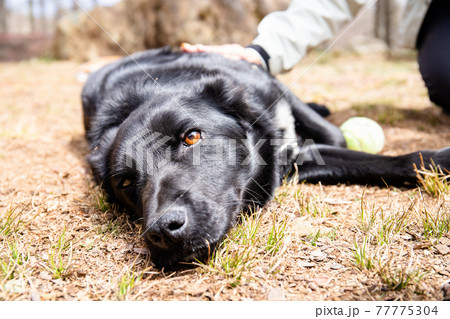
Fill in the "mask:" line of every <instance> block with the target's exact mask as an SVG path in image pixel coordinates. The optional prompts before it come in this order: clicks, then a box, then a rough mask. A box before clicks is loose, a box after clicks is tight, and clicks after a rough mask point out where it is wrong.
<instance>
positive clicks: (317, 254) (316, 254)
mask: <svg viewBox="0 0 450 319" xmlns="http://www.w3.org/2000/svg"><path fill="white" fill-rule="evenodd" d="M309 258H310V259H311V260H313V261H323V260H325V259H326V258H327V254H325V253H324V252H323V251H321V250H319V249H316V250H314V251H313V252H312V253H311V254H310V255H309Z"/></svg>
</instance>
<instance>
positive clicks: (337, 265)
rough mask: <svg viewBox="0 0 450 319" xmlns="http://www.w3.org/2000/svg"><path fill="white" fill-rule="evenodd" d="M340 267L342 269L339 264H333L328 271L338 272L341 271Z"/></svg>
mask: <svg viewBox="0 0 450 319" xmlns="http://www.w3.org/2000/svg"><path fill="white" fill-rule="evenodd" d="M342 267H343V266H342V265H341V264H338V263H333V264H332V265H331V266H330V269H333V270H338V269H341V268H342Z"/></svg>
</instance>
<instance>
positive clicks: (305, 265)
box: [297, 261, 316, 268]
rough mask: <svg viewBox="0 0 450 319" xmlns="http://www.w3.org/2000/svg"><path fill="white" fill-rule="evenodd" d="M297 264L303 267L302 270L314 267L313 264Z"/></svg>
mask: <svg viewBox="0 0 450 319" xmlns="http://www.w3.org/2000/svg"><path fill="white" fill-rule="evenodd" d="M297 264H298V265H299V266H300V267H303V268H312V267H314V266H316V264H315V263H310V262H304V261H302V262H298V263H297Z"/></svg>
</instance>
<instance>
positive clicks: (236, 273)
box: [0, 54, 450, 300]
mask: <svg viewBox="0 0 450 319" xmlns="http://www.w3.org/2000/svg"><path fill="white" fill-rule="evenodd" d="M316 57H317V55H316V56H314V55H312V56H311V57H310V58H309V59H308V60H306V61H304V62H303V63H302V64H301V65H300V66H299V67H298V68H296V69H294V70H293V71H292V72H291V73H289V74H287V75H284V76H283V77H282V80H283V81H284V82H285V83H287V84H290V83H291V82H292V81H294V80H297V79H298V78H299V77H300V75H301V74H302V73H303V71H304V70H305V69H306V67H307V66H308V65H309V63H311V62H312V61H314V59H315V58H316ZM75 74H76V65H75V64H72V63H69V62H52V63H47V62H43V61H29V62H21V63H9V64H0V77H1V78H2V86H1V87H0V96H2V99H1V101H0V105H1V109H2V112H1V114H0V167H1V171H0V266H1V268H0V299H2V300H30V299H31V300H38V299H41V300H103V299H113V300H115V299H119V300H124V299H128V300H143V299H145V300H163V299H164V300H174V299H176V300H193V299H196V300H197V299H200V300H246V299H254V300H265V299H271V300H275V299H287V300H442V299H443V297H444V296H443V290H442V289H441V287H442V285H443V284H444V283H445V282H446V281H447V280H448V278H449V275H450V263H449V262H448V258H444V256H445V255H446V256H447V257H448V253H449V246H450V240H449V238H450V236H449V233H448V223H449V220H450V217H449V212H450V204H449V191H448V189H444V190H443V191H442V192H440V193H439V194H437V195H436V196H431V195H429V194H428V193H426V192H425V191H424V190H423V189H419V188H416V189H411V190H407V189H397V188H379V187H364V186H358V185H338V186H323V185H309V184H300V185H297V184H292V183H287V184H286V185H284V186H283V187H281V188H280V190H279V191H278V192H277V195H276V196H275V199H274V200H273V201H271V202H270V203H269V204H268V205H266V207H265V208H264V209H262V210H260V211H258V212H255V215H254V216H253V217H249V218H247V219H243V221H242V223H241V224H240V225H239V226H238V227H237V228H236V229H235V230H233V232H232V233H231V234H230V237H229V238H228V239H227V240H226V241H225V243H224V245H223V246H222V247H221V248H220V249H219V250H218V252H217V253H215V254H214V256H213V258H212V259H211V262H209V263H208V264H206V265H201V266H198V267H196V268H194V269H188V270H184V271H178V272H165V271H161V270H159V269H155V268H153V267H152V265H151V263H150V262H149V261H148V252H147V250H146V249H145V246H144V243H143V241H142V239H141V238H140V236H139V233H140V227H141V225H140V222H139V221H134V220H132V219H131V218H129V217H128V216H127V215H125V214H123V213H121V212H117V211H116V210H115V209H114V208H113V207H110V206H109V205H108V204H107V203H105V200H104V197H103V196H102V193H101V192H99V190H98V188H97V187H96V186H95V185H94V183H93V182H92V177H91V174H90V171H89V169H88V167H87V165H86V163H85V160H84V156H85V155H86V148H87V145H86V142H85V141H84V136H83V127H82V119H81V104H80V91H81V85H80V84H79V83H78V82H76V80H75ZM293 90H294V91H295V92H296V93H297V94H298V95H299V96H301V97H302V99H303V100H305V101H314V102H318V103H324V104H327V105H328V106H329V107H330V108H331V109H332V110H333V112H334V113H333V115H332V117H331V120H332V121H333V122H334V123H336V124H340V123H342V122H343V121H344V120H346V119H347V118H348V117H351V116H368V117H371V118H373V119H375V120H377V121H378V122H380V123H381V124H382V126H383V129H384V130H385V133H386V138H387V142H386V147H385V149H384V150H383V153H384V154H400V153H404V152H409V151H415V150H417V149H420V148H426V149H436V148H441V147H444V146H447V145H448V144H449V141H450V117H448V116H445V115H443V114H442V113H441V112H440V110H439V109H438V108H436V107H434V106H432V105H431V104H430V102H429V100H428V97H427V95H426V90H425V88H424V86H423V83H422V80H421V78H420V75H419V73H418V72H417V65H416V63H415V62H414V61H395V62H394V61H387V60H385V59H384V58H383V57H382V56H371V55H363V56H355V55H349V54H346V55H338V54H333V55H331V56H327V57H326V59H325V60H324V61H323V62H321V63H318V64H316V65H314V66H313V67H312V68H311V69H310V70H309V71H308V72H307V73H306V75H305V76H303V77H301V78H300V79H299V80H298V81H296V82H295V84H293ZM446 225H447V226H446ZM249 230H254V231H250V232H249ZM249 234H250V235H249Z"/></svg>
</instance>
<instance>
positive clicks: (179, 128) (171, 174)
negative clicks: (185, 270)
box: [82, 49, 450, 267]
mask: <svg viewBox="0 0 450 319" xmlns="http://www.w3.org/2000/svg"><path fill="white" fill-rule="evenodd" d="M82 98H83V109H84V123H85V127H86V136H87V139H88V141H89V145H90V151H91V153H90V154H89V156H88V162H89V164H90V166H91V167H92V170H93V172H94V175H95V177H96V178H97V181H98V182H99V183H100V184H101V185H102V187H103V188H104V189H105V191H106V192H107V194H108V196H109V200H110V201H113V202H117V203H119V204H121V205H122V206H124V207H126V208H127V209H128V210H129V211H131V212H133V213H135V214H136V215H137V216H140V217H142V218H143V220H144V228H145V232H144V235H145V239H146V241H147V244H148V246H149V249H150V252H151V257H152V260H153V261H154V263H155V264H156V265H157V266H160V267H163V266H165V267H172V266H176V265H177V264H178V263H179V262H183V261H192V260H194V259H204V258H206V257H207V256H208V255H209V254H210V253H211V252H212V249H214V247H215V246H216V245H217V244H218V243H220V241H221V240H222V238H223V237H224V236H225V235H226V234H227V232H228V230H229V229H230V228H231V227H232V226H233V225H234V224H235V222H236V219H237V217H238V214H239V212H241V211H242V210H243V209H245V208H246V207H247V206H249V205H250V206H252V205H264V203H266V202H267V201H268V200H270V198H271V196H272V195H273V193H274V191H275V189H276V188H277V187H278V185H279V184H280V181H281V180H282V178H283V177H284V176H285V175H286V174H287V173H288V172H289V171H290V170H291V168H292V166H293V164H294V163H297V164H298V168H299V170H298V175H299V179H300V180H301V181H303V180H307V181H309V182H319V181H320V182H322V183H325V184H334V183H345V182H350V183H361V184H383V183H388V184H393V185H405V184H414V183H415V182H416V174H415V172H414V170H413V163H415V164H417V165H419V164H420V154H421V155H422V157H423V160H424V163H425V165H428V164H429V163H430V161H431V158H432V159H433V160H434V162H435V163H436V164H437V165H440V166H441V167H442V168H446V169H450V148H446V149H442V150H439V151H421V152H420V153H419V152H416V153H411V154H407V155H403V156H398V157H388V156H379V155H370V154H366V153H359V152H353V151H350V150H347V149H346V148H345V140H344V138H343V135H342V133H341V132H340V130H339V129H338V128H337V127H335V126H334V125H332V124H330V123H329V122H328V121H326V120H325V119H324V118H323V117H322V116H321V115H319V113H320V112H318V110H317V109H318V108H317V106H315V107H312V106H309V105H306V104H304V103H302V102H301V101H300V100H298V99H297V98H296V97H295V96H294V95H293V94H292V93H291V92H290V91H289V90H287V89H286V88H285V87H284V86H283V85H282V84H281V83H280V82H279V81H278V80H276V79H275V78H274V77H272V76H271V75H269V74H268V73H267V72H265V71H263V70H262V69H260V68H259V67H256V66H255V65H252V64H249V63H247V62H245V61H234V60H229V59H226V58H224V57H222V56H219V55H215V54H205V53H195V54H186V53H180V52H172V51H170V50H169V49H157V50H150V51H145V52H142V53H138V54H135V55H133V56H132V57H128V58H123V59H121V60H119V61H118V62H115V63H112V64H110V65H107V66H106V67H104V68H102V69H101V70H99V71H98V72H96V73H93V74H92V75H91V76H90V77H89V79H88V81H87V83H86V85H85V87H84V89H83V96H82ZM323 111H324V110H323V109H322V112H323ZM325 111H326V110H325ZM192 131H194V132H199V133H200V134H201V139H200V140H199V142H197V143H196V144H193V145H189V143H186V141H185V137H186V135H187V134H189V133H190V132H192ZM155 134H156V135H155ZM309 140H313V141H314V142H315V143H316V144H314V145H312V144H308V143H306V144H308V145H309V146H306V144H305V143H304V142H305V141H309ZM303 146H304V147H303ZM137 154H140V155H137ZM321 160H323V162H322V163H321ZM320 164H325V165H320Z"/></svg>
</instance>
